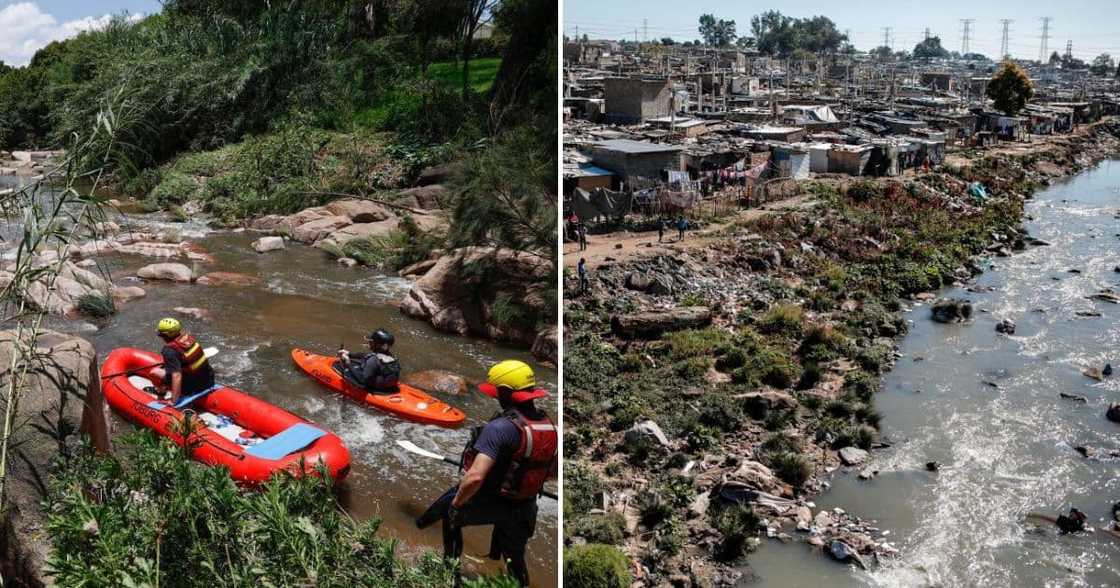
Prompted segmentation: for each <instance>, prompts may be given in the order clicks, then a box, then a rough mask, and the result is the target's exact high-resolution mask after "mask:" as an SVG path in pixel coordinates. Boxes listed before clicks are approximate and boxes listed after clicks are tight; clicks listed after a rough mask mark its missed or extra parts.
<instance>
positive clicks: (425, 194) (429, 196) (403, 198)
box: [393, 184, 450, 210]
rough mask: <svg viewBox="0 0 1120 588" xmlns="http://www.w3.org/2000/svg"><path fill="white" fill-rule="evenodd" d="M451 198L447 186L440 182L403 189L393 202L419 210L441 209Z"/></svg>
mask: <svg viewBox="0 0 1120 588" xmlns="http://www.w3.org/2000/svg"><path fill="white" fill-rule="evenodd" d="M449 198H450V195H449V194H448V193H447V188H445V187H443V186H442V185H440V184H433V185H430V186H419V187H416V188H409V189H408V190H401V191H400V192H398V193H397V195H396V197H394V198H393V204H399V205H400V206H407V207H408V208H415V209H418V210H439V209H441V208H443V203H444V202H446V201H447V200H448V199H449Z"/></svg>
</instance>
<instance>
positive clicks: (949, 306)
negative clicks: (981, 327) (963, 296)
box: [930, 299, 972, 323]
mask: <svg viewBox="0 0 1120 588" xmlns="http://www.w3.org/2000/svg"><path fill="white" fill-rule="evenodd" d="M930 311H931V313H932V316H933V320H935V321H937V322H939V323H956V322H961V321H966V320H968V319H970V318H972V303H971V302H969V301H967V300H959V299H952V300H939V301H937V302H936V303H934V305H933V306H931V307H930Z"/></svg>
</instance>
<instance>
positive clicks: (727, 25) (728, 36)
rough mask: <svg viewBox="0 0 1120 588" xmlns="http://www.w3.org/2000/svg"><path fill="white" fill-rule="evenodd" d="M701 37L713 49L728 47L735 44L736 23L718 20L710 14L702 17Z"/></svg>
mask: <svg viewBox="0 0 1120 588" xmlns="http://www.w3.org/2000/svg"><path fill="white" fill-rule="evenodd" d="M700 36H701V37H703V38H704V43H706V44H708V45H711V46H713V47H727V46H729V45H731V44H732V43H734V42H735V21H733V20H723V19H722V18H721V19H719V20H716V17H714V16H712V15H710V14H702V15H700Z"/></svg>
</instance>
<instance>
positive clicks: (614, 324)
mask: <svg viewBox="0 0 1120 588" xmlns="http://www.w3.org/2000/svg"><path fill="white" fill-rule="evenodd" d="M711 322H712V311H711V309H709V308H707V307H703V306H687V307H680V308H673V309H667V310H651V311H646V312H638V313H633V314H627V315H619V316H615V317H613V318H611V328H612V330H614V332H615V333H616V334H618V335H620V336H623V337H627V338H656V337H658V336H660V335H661V334H662V333H665V332H668V331H679V330H682V329H696V328H701V327H706V326H708V325H709V324H711Z"/></svg>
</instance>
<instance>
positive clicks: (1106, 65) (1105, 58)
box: [1089, 53, 1116, 76]
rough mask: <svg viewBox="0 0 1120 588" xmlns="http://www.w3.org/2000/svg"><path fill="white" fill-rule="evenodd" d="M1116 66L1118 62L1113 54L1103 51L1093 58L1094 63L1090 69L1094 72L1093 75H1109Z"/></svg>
mask: <svg viewBox="0 0 1120 588" xmlns="http://www.w3.org/2000/svg"><path fill="white" fill-rule="evenodd" d="M1115 68H1116V62H1115V61H1113V60H1112V56H1111V55H1109V54H1108V53H1101V54H1100V55H1098V56H1096V57H1094V58H1093V65H1091V66H1089V71H1091V72H1093V75H1098V76H1107V75H1108V74H1109V72H1111V71H1112V70H1113V69H1115Z"/></svg>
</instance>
